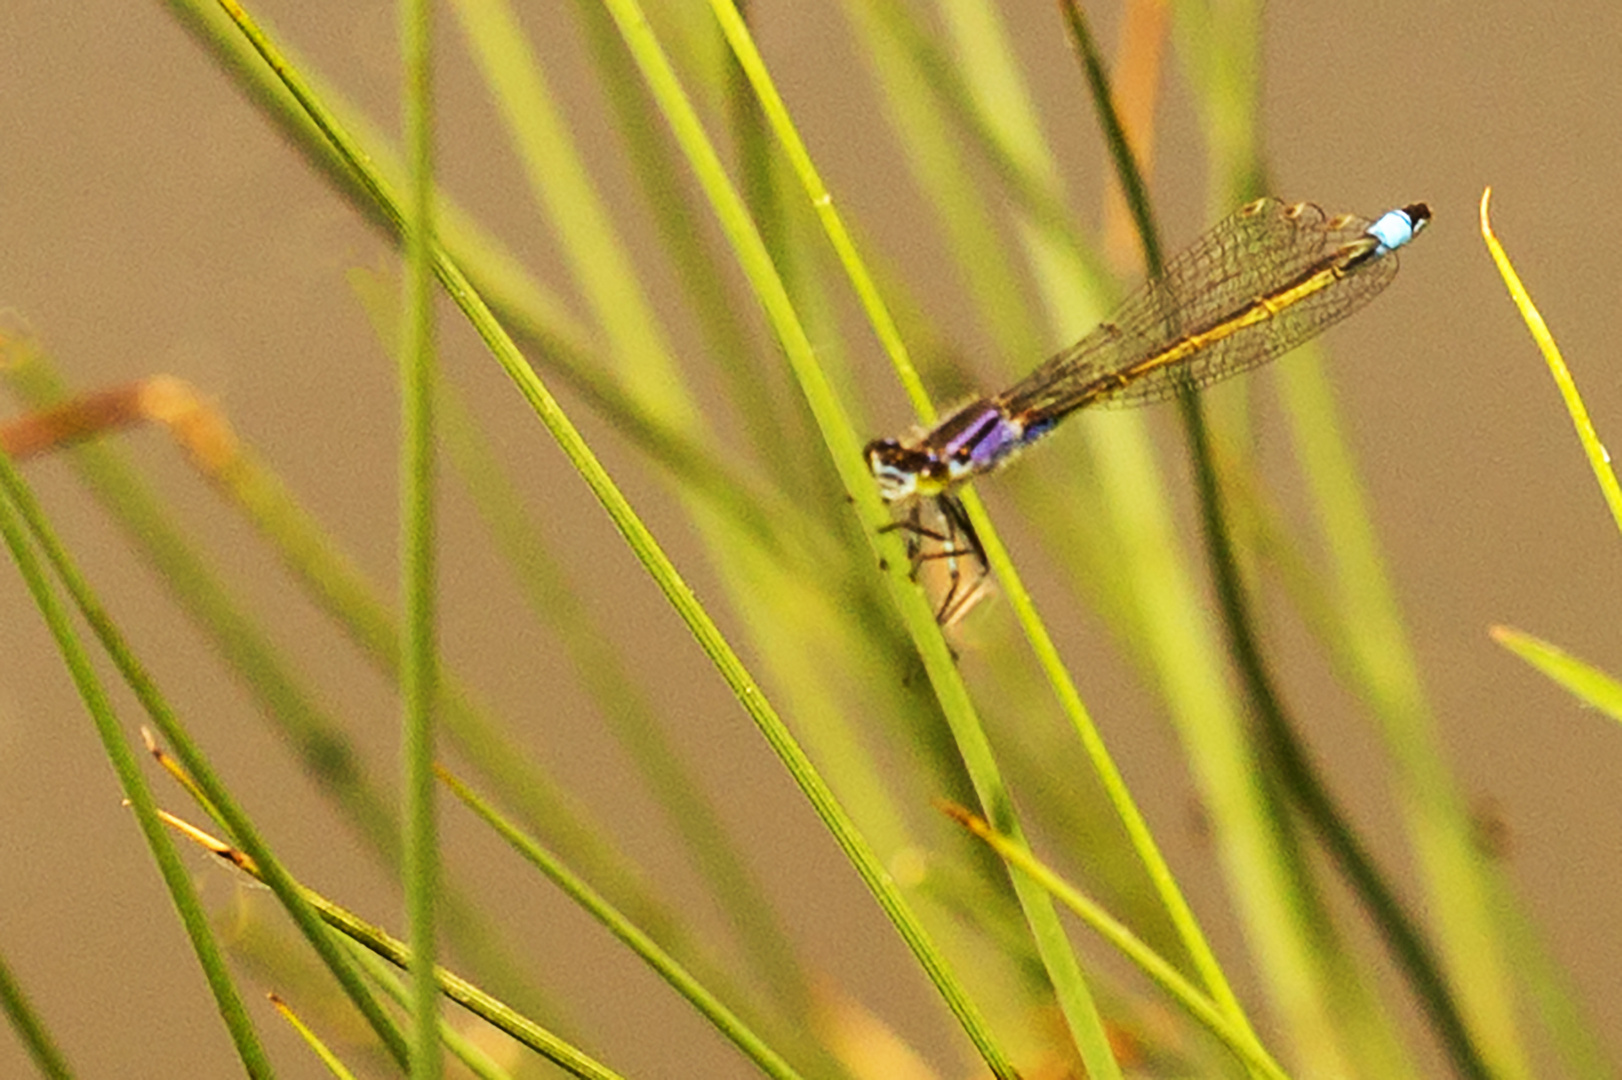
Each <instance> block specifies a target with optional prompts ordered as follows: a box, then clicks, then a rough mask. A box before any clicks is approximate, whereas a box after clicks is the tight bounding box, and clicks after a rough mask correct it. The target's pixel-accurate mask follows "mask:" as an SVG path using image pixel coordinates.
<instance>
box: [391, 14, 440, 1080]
mask: <svg viewBox="0 0 1622 1080" xmlns="http://www.w3.org/2000/svg"><path fill="white" fill-rule="evenodd" d="M431 10H432V7H431V4H430V3H429V0H401V3H400V41H401V48H400V51H401V56H402V61H403V65H404V69H405V72H404V74H405V78H404V85H405V101H404V109H403V114H404V117H405V145H406V155H407V160H408V162H409V163H410V170H411V172H410V175H411V201H410V209H409V212H408V213H407V214H406V216H405V220H404V221H403V222H402V226H403V228H404V232H405V255H406V269H405V279H404V289H405V300H404V303H402V304H401V325H402V328H401V333H400V341H401V343H402V348H401V352H400V402H401V407H400V415H401V438H400V527H401V529H400V595H401V596H402V597H403V598H404V607H405V636H404V640H403V641H402V642H401V649H400V652H401V660H402V663H401V667H400V696H401V700H402V704H403V706H404V714H403V716H402V737H401V740H400V742H401V750H402V752H403V754H404V757H405V784H404V794H405V814H404V819H405V844H404V848H405V888H406V919H407V923H408V925H409V927H410V935H411V986H412V996H411V1018H412V1024H413V1029H412V1033H413V1036H414V1040H413V1043H412V1054H411V1077H412V1080H439V1077H440V1076H441V1075H442V1073H443V1071H444V1064H443V1055H442V1053H441V1051H440V1046H439V988H438V986H436V985H435V981H434V967H435V957H436V955H437V954H438V940H437V936H438V935H437V928H438V896H439V874H440V870H439V836H438V829H437V827H436V822H435V819H434V799H435V796H436V794H437V792H438V789H437V786H436V785H435V783H434V774H433V767H434V743H435V737H434V734H435V728H436V727H437V724H436V720H435V713H436V709H435V704H436V702H437V701H438V699H439V671H438V663H439V660H438V657H439V644H438V640H437V634H436V632H435V628H436V625H437V618H438V616H437V604H436V574H435V551H434V533H435V501H434V499H435V497H434V464H435V462H434V393H435V382H436V381H437V374H436V364H435V350H434V265H433V252H434V216H433V213H434V112H433V58H434V54H433V37H434V35H433V26H432V19H431V16H430V13H431Z"/></svg>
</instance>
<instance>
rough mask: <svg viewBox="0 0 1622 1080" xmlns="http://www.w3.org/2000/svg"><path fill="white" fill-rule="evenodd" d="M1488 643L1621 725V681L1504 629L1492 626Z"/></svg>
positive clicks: (1528, 636) (1536, 640)
mask: <svg viewBox="0 0 1622 1080" xmlns="http://www.w3.org/2000/svg"><path fill="white" fill-rule="evenodd" d="M1489 633H1491V635H1492V639H1493V640H1494V641H1496V642H1498V644H1500V645H1502V646H1503V647H1504V648H1506V649H1508V650H1509V651H1510V652H1512V653H1514V654H1515V655H1516V656H1518V657H1520V658H1521V659H1522V660H1525V661H1526V662H1527V663H1528V664H1531V665H1532V666H1533V667H1535V668H1537V669H1538V670H1539V671H1541V672H1543V674H1545V675H1547V676H1548V677H1549V678H1551V679H1553V680H1554V681H1555V682H1556V683H1558V684H1559V685H1561V686H1563V687H1565V688H1566V689H1567V690H1569V691H1571V693H1572V694H1574V695H1575V696H1576V697H1577V700H1579V701H1581V702H1582V703H1583V704H1585V705H1590V706H1592V707H1594V708H1596V709H1598V710H1599V711H1600V712H1602V713H1604V714H1605V715H1606V716H1609V717H1610V718H1611V719H1612V720H1616V721H1618V722H1622V681H1618V680H1617V679H1615V678H1613V677H1612V676H1610V675H1607V674H1606V673H1605V672H1603V671H1601V670H1599V669H1598V668H1596V667H1594V666H1593V665H1591V664H1588V663H1585V662H1584V661H1582V660H1579V659H1577V658H1576V657H1575V656H1572V655H1571V654H1570V653H1568V652H1566V651H1565V650H1564V649H1561V648H1560V647H1559V646H1557V645H1551V644H1549V643H1548V642H1547V641H1544V640H1543V639H1541V638H1536V637H1533V636H1532V635H1531V634H1528V633H1525V632H1523V631H1520V630H1516V629H1513V628H1511V627H1508V626H1495V627H1493V628H1492V629H1491V631H1489Z"/></svg>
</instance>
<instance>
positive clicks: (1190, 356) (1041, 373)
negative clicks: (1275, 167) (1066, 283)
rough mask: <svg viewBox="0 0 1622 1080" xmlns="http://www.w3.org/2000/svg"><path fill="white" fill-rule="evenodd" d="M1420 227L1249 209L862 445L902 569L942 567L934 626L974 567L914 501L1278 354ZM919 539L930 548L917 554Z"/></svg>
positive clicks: (1343, 301) (974, 547) (964, 543)
mask: <svg viewBox="0 0 1622 1080" xmlns="http://www.w3.org/2000/svg"><path fill="white" fill-rule="evenodd" d="M1430 216H1431V214H1430V208H1429V207H1428V206H1426V205H1425V204H1424V203H1414V204H1412V205H1410V206H1405V207H1403V208H1402V209H1400V210H1390V211H1387V212H1386V213H1385V214H1383V215H1381V216H1380V218H1379V219H1378V220H1375V221H1372V222H1371V221H1369V220H1367V219H1366V218H1361V217H1358V216H1356V215H1355V214H1341V215H1339V216H1337V217H1329V216H1328V215H1327V214H1325V213H1324V211H1323V210H1322V209H1321V208H1319V207H1317V206H1314V205H1312V204H1311V203H1297V204H1295V205H1293V206H1289V205H1286V204H1284V203H1283V202H1280V201H1279V200H1277V199H1258V200H1257V201H1256V202H1253V203H1250V204H1249V205H1247V206H1244V207H1242V208H1241V209H1240V210H1238V211H1237V212H1236V213H1234V214H1233V215H1232V216H1231V217H1229V218H1228V219H1227V220H1225V221H1223V222H1222V223H1221V224H1219V225H1217V226H1216V227H1215V228H1214V229H1212V230H1211V231H1210V232H1208V233H1206V234H1205V236H1204V237H1202V238H1201V239H1200V240H1199V241H1197V242H1196V243H1195V244H1194V245H1193V246H1191V247H1189V248H1188V249H1186V250H1185V251H1183V252H1181V253H1180V254H1178V255H1176V256H1175V257H1173V258H1172V259H1171V260H1169V261H1168V262H1167V263H1166V268H1165V272H1164V273H1163V274H1162V275H1161V276H1160V277H1158V278H1154V279H1151V280H1150V281H1148V282H1146V283H1145V284H1144V285H1143V286H1142V287H1140V288H1139V289H1138V291H1137V292H1135V293H1133V294H1132V296H1131V297H1129V298H1128V299H1127V300H1126V302H1125V303H1123V304H1122V305H1121V307H1120V309H1119V310H1118V311H1117V312H1116V313H1115V317H1114V318H1112V319H1111V320H1110V321H1109V322H1105V323H1100V324H1099V326H1098V327H1097V328H1096V329H1094V330H1093V331H1092V332H1091V333H1090V334H1088V335H1087V336H1086V337H1084V338H1082V339H1081V340H1080V341H1078V342H1076V344H1074V345H1072V346H1071V347H1070V348H1068V349H1065V350H1064V351H1063V352H1061V353H1059V354H1058V355H1056V356H1054V357H1052V358H1051V359H1049V360H1048V361H1047V362H1046V363H1044V364H1042V365H1041V366H1040V367H1038V368H1037V369H1036V370H1035V371H1033V372H1031V373H1030V374H1029V375H1027V376H1025V378H1023V379H1021V380H1020V381H1019V382H1017V383H1015V384H1014V385H1013V386H1012V387H1010V388H1009V389H1007V390H1005V391H1003V392H1002V393H1000V394H993V395H991V396H990V397H984V398H980V399H979V400H977V401H972V402H970V403H969V404H967V405H965V406H963V407H962V408H960V409H958V410H956V411H955V412H953V413H952V414H951V415H950V416H948V417H946V419H944V420H942V421H941V422H940V423H938V424H936V425H935V426H934V427H932V428H930V429H928V430H927V431H923V430H920V431H915V432H913V433H912V434H911V435H909V436H907V437H905V438H901V439H877V440H875V441H873V442H871V443H869V444H868V445H867V450H866V454H867V463H868V467H869V468H870V469H871V470H872V472H873V478H874V479H875V480H876V481H877V482H878V485H879V492H880V494H882V495H883V496H884V498H885V500H886V501H888V502H891V503H896V504H906V503H908V502H911V503H912V504H913V507H914V510H913V514H912V517H911V518H910V519H909V520H907V521H904V522H901V523H898V527H901V528H905V529H907V530H908V531H909V533H910V534H911V535H912V537H913V542H912V544H911V552H912V555H913V558H914V560H915V563H917V562H918V561H920V560H925V559H945V560H947V561H948V564H949V566H950V567H951V571H950V577H951V585H950V591H949V592H948V593H947V596H946V600H945V602H944V603H943V604H942V606H941V608H940V610H939V611H938V612H937V615H938V617H939V618H940V619H941V620H942V621H943V622H950V621H953V620H955V619H956V618H958V617H960V616H961V615H962V614H963V613H964V612H965V611H967V609H968V606H972V605H966V604H965V603H964V600H970V601H972V600H973V599H974V598H975V597H976V596H977V594H978V591H979V590H978V588H975V589H974V590H972V591H971V592H970V593H968V594H966V595H965V596H959V595H958V593H959V591H960V575H959V572H958V560H959V559H960V558H962V557H965V556H970V555H972V556H974V557H975V558H977V559H979V558H981V556H980V552H979V550H978V544H977V543H976V542H975V540H974V538H973V536H972V534H966V533H964V532H963V530H962V529H961V523H963V522H966V521H967V518H965V517H964V516H963V512H962V508H961V507H958V506H955V505H946V506H941V507H938V508H936V509H937V510H938V514H937V515H936V520H937V521H939V522H940V523H942V525H941V526H940V527H935V526H932V525H930V524H929V523H928V522H925V521H923V520H921V518H920V516H919V512H918V509H917V507H918V506H919V505H920V503H921V502H923V501H926V500H937V499H939V500H950V499H951V498H952V496H951V491H952V489H953V488H954V487H956V486H957V485H958V484H961V483H963V482H964V481H966V480H968V479H970V478H972V477H975V476H978V475H980V474H981V473H986V472H990V471H991V470H993V469H996V468H998V467H1000V466H1002V465H1005V464H1007V463H1008V462H1009V461H1010V460H1011V459H1012V458H1013V457H1014V455H1015V454H1017V453H1019V452H1020V451H1021V450H1023V449H1025V448H1026V447H1027V446H1030V445H1031V444H1032V443H1034V442H1036V441H1037V440H1038V439H1040V438H1041V437H1042V436H1044V435H1046V434H1048V433H1049V432H1050V431H1052V430H1053V428H1054V426H1055V425H1056V424H1058V422H1059V421H1060V420H1062V419H1064V418H1065V417H1066V416H1068V415H1070V414H1071V413H1073V412H1075V411H1076V410H1077V409H1081V408H1085V407H1087V406H1089V405H1113V406H1124V405H1142V404H1146V403H1148V402H1151V401H1160V400H1163V399H1165V398H1168V397H1172V396H1174V395H1176V394H1178V393H1180V392H1183V391H1185V390H1194V389H1198V388H1200V387H1204V386H1209V385H1210V384H1212V383H1214V382H1217V381H1219V380H1221V379H1225V378H1227V377H1228V376H1230V375H1236V374H1238V373H1239V372H1241V371H1246V370H1249V369H1250V368H1253V367H1257V366H1259V365H1261V364H1265V363H1267V362H1268V361H1269V360H1273V359H1275V358H1277V357H1279V356H1282V355H1283V354H1284V353H1287V352H1289V351H1290V350H1291V349H1293V348H1295V347H1296V346H1297V345H1300V344H1302V343H1303V342H1305V341H1307V340H1309V339H1310V338H1312V337H1314V336H1316V335H1317V334H1319V333H1320V332H1322V331H1323V330H1324V329H1325V328H1326V327H1328V326H1330V325H1332V324H1334V323H1336V322H1338V321H1339V320H1341V319H1343V318H1345V317H1346V316H1348V315H1350V314H1351V313H1352V312H1354V311H1356V310H1357V309H1358V308H1360V307H1362V306H1363V305H1364V304H1366V303H1368V302H1369V301H1370V300H1372V299H1374V297H1375V295H1376V294H1378V293H1379V292H1380V290H1382V289H1384V288H1385V287H1386V286H1387V285H1389V284H1390V283H1391V279H1392V277H1393V276H1394V275H1395V274H1396V272H1397V259H1396V257H1395V255H1394V253H1395V252H1396V250H1397V249H1398V248H1400V247H1402V246H1403V245H1404V244H1406V243H1408V241H1410V240H1412V239H1413V238H1414V236H1415V235H1416V234H1417V233H1418V232H1419V231H1420V230H1421V229H1423V228H1424V227H1425V223H1426V222H1428V221H1429V220H1430ZM926 542H935V543H937V545H938V546H937V547H936V548H935V549H933V550H930V549H927V547H926ZM982 565H983V559H982Z"/></svg>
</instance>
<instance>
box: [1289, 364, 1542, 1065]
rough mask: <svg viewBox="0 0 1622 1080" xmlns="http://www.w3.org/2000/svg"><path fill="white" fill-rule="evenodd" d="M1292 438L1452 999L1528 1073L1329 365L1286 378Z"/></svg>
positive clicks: (1490, 921)
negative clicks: (1386, 754) (1393, 774)
mask: <svg viewBox="0 0 1622 1080" xmlns="http://www.w3.org/2000/svg"><path fill="white" fill-rule="evenodd" d="M1277 385H1278V387H1279V390H1280V393H1281V394H1282V395H1283V399H1284V401H1285V404H1286V409H1285V412H1286V415H1287V416H1288V418H1289V422H1290V433H1291V441H1292V444H1293V445H1294V447H1295V453H1296V457H1297V459H1298V460H1299V461H1300V462H1301V464H1302V470H1303V474H1304V475H1305V477H1306V480H1307V484H1308V490H1309V492H1310V494H1311V497H1312V506H1313V511H1314V514H1315V516H1316V517H1317V519H1318V523H1319V524H1318V528H1319V533H1320V535H1321V536H1322V537H1323V543H1324V545H1325V548H1326V550H1327V551H1328V553H1329V558H1330V562H1331V566H1332V570H1331V580H1330V584H1331V588H1332V595H1331V602H1332V607H1333V609H1334V611H1335V612H1336V615H1337V618H1338V620H1339V622H1340V627H1341V629H1340V634H1339V636H1340V637H1341V638H1342V639H1343V641H1344V644H1345V646H1346V652H1345V656H1346V657H1347V659H1348V661H1349V674H1350V676H1351V679H1352V681H1353V682H1354V684H1355V685H1357V686H1359V687H1360V688H1361V693H1362V695H1363V697H1364V699H1365V700H1366V701H1367V702H1368V704H1369V708H1370V709H1371V711H1372V713H1373V715H1374V717H1375V718H1376V719H1377V720H1378V722H1379V724H1380V731H1381V734H1382V736H1383V737H1384V740H1385V744H1386V746H1387V747H1388V748H1389V751H1390V753H1391V755H1392V758H1393V760H1394V761H1395V762H1396V766H1397V776H1398V778H1399V782H1400V786H1399V789H1398V790H1399V791H1400V794H1401V809H1402V813H1403V816H1404V818H1405V819H1406V825H1407V829H1408V833H1409V835H1410V837H1411V838H1412V840H1411V842H1412V844H1413V847H1414V851H1415V854H1416V858H1417V865H1418V867H1419V869H1420V872H1421V874H1422V875H1423V880H1424V881H1425V891H1426V897H1427V899H1426V907H1427V909H1428V910H1429V911H1431V912H1432V913H1434V915H1433V917H1432V918H1431V919H1430V920H1429V925H1430V926H1431V927H1432V928H1433V931H1434V933H1435V934H1436V935H1437V940H1438V944H1439V946H1440V948H1441V950H1442V953H1443V956H1444V957H1445V960H1446V964H1447V969H1448V974H1449V976H1450V979H1449V981H1450V983H1451V985H1452V987H1453V991H1452V992H1453V994H1454V995H1456V996H1457V998H1458V1000H1459V1005H1460V1008H1461V1009H1462V1011H1463V1012H1464V1014H1465V1016H1466V1017H1467V1018H1468V1019H1469V1021H1470V1027H1471V1030H1472V1032H1473V1033H1474V1036H1475V1038H1476V1039H1477V1040H1479V1041H1480V1043H1481V1045H1482V1049H1483V1051H1484V1053H1485V1054H1486V1055H1487V1057H1488V1063H1489V1067H1490V1068H1492V1070H1493V1071H1494V1072H1495V1073H1498V1074H1501V1075H1503V1076H1505V1077H1526V1076H1529V1075H1530V1073H1529V1071H1528V1070H1529V1065H1528V1063H1527V1061H1526V1057H1525V1049H1524V1048H1523V1047H1522V1046H1521V1045H1520V1036H1519V1034H1518V1027H1519V1025H1518V1021H1517V1016H1516V1003H1515V995H1514V992H1513V989H1512V981H1513V979H1512V969H1511V968H1510V966H1509V964H1508V962H1507V961H1506V959H1505V957H1504V956H1503V953H1502V950H1501V949H1500V948H1499V947H1498V945H1497V940H1496V939H1497V934H1496V932H1495V930H1494V925H1495V923H1496V921H1497V916H1496V915H1495V914H1494V913H1493V905H1492V904H1491V902H1490V899H1489V897H1490V895H1491V887H1490V882H1489V880H1488V879H1489V878H1490V877H1491V876H1492V875H1494V874H1495V873H1496V872H1495V871H1494V870H1493V868H1492V867H1490V866H1488V865H1487V864H1486V863H1485V861H1484V860H1483V859H1482V858H1481V856H1480V853H1479V852H1478V851H1477V850H1476V846H1475V841H1474V830H1473V828H1472V826H1471V824H1470V815H1469V811H1468V808H1467V807H1466V805H1465V799H1464V797H1463V794H1462V793H1461V792H1460V790H1459V786H1458V782H1457V780H1456V779H1455V778H1454V777H1453V775H1452V773H1451V771H1450V770H1449V768H1448V765H1447V762H1446V759H1445V756H1444V754H1443V752H1442V746H1441V739H1440V737H1439V734H1438V725H1437V721H1436V717H1435V715H1434V713H1433V712H1432V710H1431V707H1430V703H1429V702H1428V701H1427V700H1426V695H1425V689H1424V685H1423V682H1422V679H1421V676H1420V672H1419V666H1418V662H1417V660H1416V658H1415V656H1414V653H1413V648H1412V644H1411V641H1410V638H1409V634H1408V629H1407V626H1406V625H1405V622H1404V618H1403V614H1402V610H1401V606H1400V604H1399V602H1398V599H1397V594H1396V589H1395V587H1394V585H1393V583H1392V580H1391V577H1390V574H1389V572H1388V570H1387V568H1386V566H1385V560H1384V558H1383V556H1382V555H1381V552H1380V545H1379V539H1378V537H1377V536H1376V535H1375V533H1374V529H1373V525H1372V521H1373V517H1372V515H1371V514H1370V512H1369V506H1368V501H1367V497H1366V495H1365V493H1364V489H1363V484H1362V480H1361V478H1360V477H1359V476H1358V472H1357V468H1356V465H1355V463H1354V462H1353V460H1352V456H1351V453H1350V450H1349V448H1348V446H1347V444H1346V440H1345V438H1344V435H1343V433H1342V430H1343V429H1342V425H1341V423H1340V419H1339V416H1338V414H1337V410H1336V408H1335V404H1334V399H1333V395H1332V392H1331V388H1330V387H1329V385H1328V383H1327V381H1326V379H1325V375H1324V371H1323V368H1322V366H1321V365H1320V364H1318V363H1317V362H1315V361H1314V360H1313V359H1312V358H1310V357H1307V356H1296V357H1294V358H1292V361H1291V363H1290V364H1289V365H1287V366H1286V367H1284V368H1282V369H1281V370H1280V371H1279V372H1278V373H1277Z"/></svg>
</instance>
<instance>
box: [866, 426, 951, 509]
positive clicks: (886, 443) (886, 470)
mask: <svg viewBox="0 0 1622 1080" xmlns="http://www.w3.org/2000/svg"><path fill="white" fill-rule="evenodd" d="M862 454H863V456H864V457H866V458H867V468H868V471H870V472H871V473H872V474H873V479H874V480H876V481H878V485H879V495H880V497H881V498H883V499H884V501H885V502H889V503H897V502H903V501H905V500H907V499H909V498H911V497H912V496H914V495H918V494H934V493H935V492H936V491H937V490H938V489H939V488H941V487H942V486H943V484H942V482H941V480H940V478H938V477H936V476H935V474H936V473H939V472H940V471H941V464H940V462H939V461H937V460H935V458H934V457H932V456H931V455H929V454H927V453H925V452H924V451H922V450H919V449H916V448H914V447H909V446H903V445H902V444H901V440H899V439H874V440H873V441H872V442H870V443H868V444H867V449H866V450H864V451H862Z"/></svg>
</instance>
